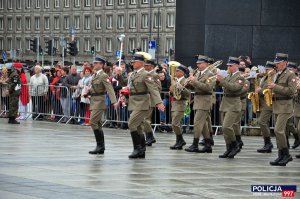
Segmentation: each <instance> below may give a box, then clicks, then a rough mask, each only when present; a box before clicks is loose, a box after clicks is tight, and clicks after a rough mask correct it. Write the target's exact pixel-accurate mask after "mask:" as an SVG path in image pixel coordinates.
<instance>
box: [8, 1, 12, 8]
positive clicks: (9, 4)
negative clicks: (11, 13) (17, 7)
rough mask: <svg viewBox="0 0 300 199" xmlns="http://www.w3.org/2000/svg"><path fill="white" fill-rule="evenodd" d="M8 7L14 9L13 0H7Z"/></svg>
mask: <svg viewBox="0 0 300 199" xmlns="http://www.w3.org/2000/svg"><path fill="white" fill-rule="evenodd" d="M7 9H9V10H11V9H12V0H9V1H7Z"/></svg>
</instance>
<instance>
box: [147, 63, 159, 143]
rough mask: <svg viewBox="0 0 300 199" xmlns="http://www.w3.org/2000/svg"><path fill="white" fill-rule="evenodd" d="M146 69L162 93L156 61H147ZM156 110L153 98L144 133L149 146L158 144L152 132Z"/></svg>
mask: <svg viewBox="0 0 300 199" xmlns="http://www.w3.org/2000/svg"><path fill="white" fill-rule="evenodd" d="M144 68H145V70H146V71H147V72H149V74H150V75H151V76H152V79H153V82H154V83H155V86H156V88H157V90H158V92H160V91H161V83H160V80H159V77H158V74H157V73H156V71H155V70H154V68H155V63H154V60H153V59H150V60H146V63H145V66H144ZM154 108H155V102H154V100H153V98H151V107H150V109H149V113H148V115H147V117H146V118H145V121H144V131H145V132H146V145H147V146H152V144H153V143H155V142H156V140H155V138H154V135H153V132H152V127H151V119H152V113H153V110H154Z"/></svg>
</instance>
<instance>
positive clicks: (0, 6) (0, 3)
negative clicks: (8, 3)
mask: <svg viewBox="0 0 300 199" xmlns="http://www.w3.org/2000/svg"><path fill="white" fill-rule="evenodd" d="M0 9H4V0H0Z"/></svg>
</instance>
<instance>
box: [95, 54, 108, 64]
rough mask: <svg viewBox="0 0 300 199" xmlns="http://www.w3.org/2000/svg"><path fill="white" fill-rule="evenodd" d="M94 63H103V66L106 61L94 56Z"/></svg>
mask: <svg viewBox="0 0 300 199" xmlns="http://www.w3.org/2000/svg"><path fill="white" fill-rule="evenodd" d="M93 62H94V63H103V64H105V63H106V59H105V58H104V57H102V56H100V55H96V57H95V59H94V61H93Z"/></svg>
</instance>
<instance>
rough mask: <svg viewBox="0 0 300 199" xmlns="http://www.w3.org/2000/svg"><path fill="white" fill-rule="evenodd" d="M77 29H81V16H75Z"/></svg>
mask: <svg viewBox="0 0 300 199" xmlns="http://www.w3.org/2000/svg"><path fill="white" fill-rule="evenodd" d="M74 23H75V29H77V30H78V29H80V16H74Z"/></svg>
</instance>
